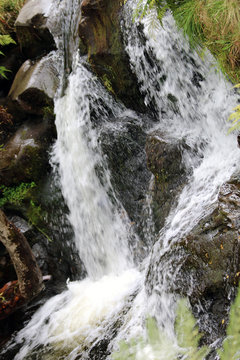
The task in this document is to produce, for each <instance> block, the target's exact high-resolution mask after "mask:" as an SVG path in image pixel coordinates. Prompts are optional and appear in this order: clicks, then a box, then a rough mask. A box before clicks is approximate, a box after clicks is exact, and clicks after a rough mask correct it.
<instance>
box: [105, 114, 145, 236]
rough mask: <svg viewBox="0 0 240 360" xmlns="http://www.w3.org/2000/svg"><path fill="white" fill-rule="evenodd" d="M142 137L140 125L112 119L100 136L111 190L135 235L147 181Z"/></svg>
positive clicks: (135, 122)
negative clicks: (134, 230)
mask: <svg viewBox="0 0 240 360" xmlns="http://www.w3.org/2000/svg"><path fill="white" fill-rule="evenodd" d="M146 136H147V135H146V133H145V131H144V130H143V129H142V126H141V124H139V122H138V121H137V120H136V119H132V118H122V119H114V120H113V122H110V123H109V124H108V125H107V126H106V127H105V128H104V130H103V131H102V133H101V146H102V149H103V152H104V154H106V155H107V160H108V166H109V169H110V172H111V181H112V184H113V188H114V189H115V190H116V191H117V193H118V195H119V199H121V202H122V204H123V206H124V208H125V209H126V211H127V213H128V216H129V218H130V220H131V221H132V222H134V224H135V225H136V228H137V230H138V233H139V234H141V232H142V225H143V224H142V222H143V213H142V211H143V206H144V200H145V194H146V192H147V190H148V187H149V181H150V177H151V173H150V172H149V171H148V169H147V165H146V154H145V151H144V147H145V142H146Z"/></svg>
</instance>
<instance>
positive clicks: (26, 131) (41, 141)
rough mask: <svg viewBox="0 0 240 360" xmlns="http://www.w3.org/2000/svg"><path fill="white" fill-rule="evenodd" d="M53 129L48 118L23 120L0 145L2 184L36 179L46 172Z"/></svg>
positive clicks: (13, 183)
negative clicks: (13, 132) (14, 131)
mask: <svg viewBox="0 0 240 360" xmlns="http://www.w3.org/2000/svg"><path fill="white" fill-rule="evenodd" d="M53 131H54V129H53V125H52V124H51V123H49V122H48V121H47V120H45V121H35V122H26V123H25V124H24V125H22V126H21V127H20V128H19V129H18V130H17V131H16V133H15V134H14V135H13V136H12V137H11V138H10V139H9V140H8V142H7V143H6V144H5V145H4V146H3V147H2V148H1V149H0V183H1V185H6V186H10V185H17V184H20V183H21V182H29V181H38V180H39V179H40V178H41V177H43V176H44V174H46V172H47V169H48V167H49V165H48V155H47V151H48V149H49V145H50V143H51V141H52V139H53Z"/></svg>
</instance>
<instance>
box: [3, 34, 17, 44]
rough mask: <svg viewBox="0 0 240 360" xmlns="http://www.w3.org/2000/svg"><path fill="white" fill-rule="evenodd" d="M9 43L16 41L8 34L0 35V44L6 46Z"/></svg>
mask: <svg viewBox="0 0 240 360" xmlns="http://www.w3.org/2000/svg"><path fill="white" fill-rule="evenodd" d="M9 44H16V42H15V41H14V40H13V39H12V38H11V36H10V35H0V45H1V46H6V45H9Z"/></svg>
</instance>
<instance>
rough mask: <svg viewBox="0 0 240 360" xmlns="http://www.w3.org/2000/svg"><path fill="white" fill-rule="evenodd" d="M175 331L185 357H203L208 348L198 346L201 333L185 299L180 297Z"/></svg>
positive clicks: (200, 358)
mask: <svg viewBox="0 0 240 360" xmlns="http://www.w3.org/2000/svg"><path fill="white" fill-rule="evenodd" d="M176 333H177V339H178V345H179V346H181V347H182V348H183V349H185V351H184V353H185V354H186V355H187V359H189V360H203V359H205V357H206V356H207V354H208V352H209V349H208V348H207V347H205V346H203V347H201V348H198V346H199V340H200V339H201V334H200V333H199V330H198V327H197V325H196V320H195V319H194V317H193V315H192V313H191V311H190V310H189V309H188V304H187V301H186V300H185V299H181V300H180V301H179V303H178V309H177V318H176Z"/></svg>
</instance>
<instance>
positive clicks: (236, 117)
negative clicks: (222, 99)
mask: <svg viewBox="0 0 240 360" xmlns="http://www.w3.org/2000/svg"><path fill="white" fill-rule="evenodd" d="M235 87H236V88H240V84H238V85H236V86H235ZM233 111H234V112H233V113H232V114H231V115H230V116H229V118H228V121H231V122H232V124H231V127H230V129H229V130H228V132H229V133H230V132H232V131H234V130H239V129H240V105H238V106H236V107H235V108H234V109H233Z"/></svg>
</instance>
